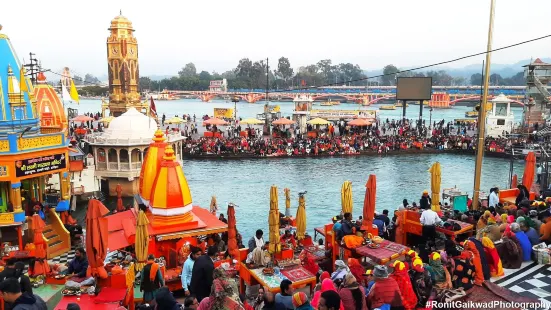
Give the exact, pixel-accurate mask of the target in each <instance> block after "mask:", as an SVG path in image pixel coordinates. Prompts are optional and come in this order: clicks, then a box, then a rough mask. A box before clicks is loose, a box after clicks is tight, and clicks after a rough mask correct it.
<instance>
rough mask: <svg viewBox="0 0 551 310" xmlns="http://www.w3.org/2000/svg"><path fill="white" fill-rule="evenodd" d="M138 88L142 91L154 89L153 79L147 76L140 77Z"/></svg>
mask: <svg viewBox="0 0 551 310" xmlns="http://www.w3.org/2000/svg"><path fill="white" fill-rule="evenodd" d="M138 88H139V89H140V90H141V91H145V90H153V89H154V88H153V87H151V79H150V78H149V77H147V76H140V81H139V82H138Z"/></svg>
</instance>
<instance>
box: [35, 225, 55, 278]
mask: <svg viewBox="0 0 551 310" xmlns="http://www.w3.org/2000/svg"><path fill="white" fill-rule="evenodd" d="M44 227H46V224H44V221H43V220H42V219H41V218H40V215H38V214H34V215H33V217H32V222H31V229H32V230H33V233H34V236H33V243H34V246H35V254H34V255H35V257H36V261H35V263H34V266H33V273H32V275H41V274H43V275H45V274H47V273H50V266H49V265H48V262H47V261H46V248H45V246H46V242H45V241H44V236H43V235H42V232H43V231H44Z"/></svg>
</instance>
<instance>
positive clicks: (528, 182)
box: [522, 152, 536, 191]
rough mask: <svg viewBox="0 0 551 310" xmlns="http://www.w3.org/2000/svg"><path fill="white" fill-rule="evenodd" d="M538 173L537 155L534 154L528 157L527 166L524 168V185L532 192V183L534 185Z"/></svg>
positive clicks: (531, 153)
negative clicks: (535, 175)
mask: <svg viewBox="0 0 551 310" xmlns="http://www.w3.org/2000/svg"><path fill="white" fill-rule="evenodd" d="M535 173H536V155H535V154H534V152H530V153H528V155H526V164H525V166H524V175H523V176H522V185H524V186H526V189H528V191H530V188H531V187H532V183H534V174H535Z"/></svg>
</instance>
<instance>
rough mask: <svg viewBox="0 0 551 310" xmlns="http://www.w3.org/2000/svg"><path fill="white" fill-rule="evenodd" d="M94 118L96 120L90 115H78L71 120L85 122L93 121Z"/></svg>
mask: <svg viewBox="0 0 551 310" xmlns="http://www.w3.org/2000/svg"><path fill="white" fill-rule="evenodd" d="M93 120H94V119H93V118H91V117H90V116H86V115H78V116H76V117H75V118H72V119H71V122H80V123H84V122H88V121H93Z"/></svg>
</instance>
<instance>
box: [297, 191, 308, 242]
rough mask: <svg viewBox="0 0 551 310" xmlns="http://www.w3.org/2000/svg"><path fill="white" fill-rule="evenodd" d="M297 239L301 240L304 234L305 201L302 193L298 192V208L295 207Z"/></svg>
mask: <svg viewBox="0 0 551 310" xmlns="http://www.w3.org/2000/svg"><path fill="white" fill-rule="evenodd" d="M296 220H297V239H298V240H299V241H300V240H303V239H304V237H305V235H306V202H305V201H304V193H299V196H298V209H297V217H296Z"/></svg>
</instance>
